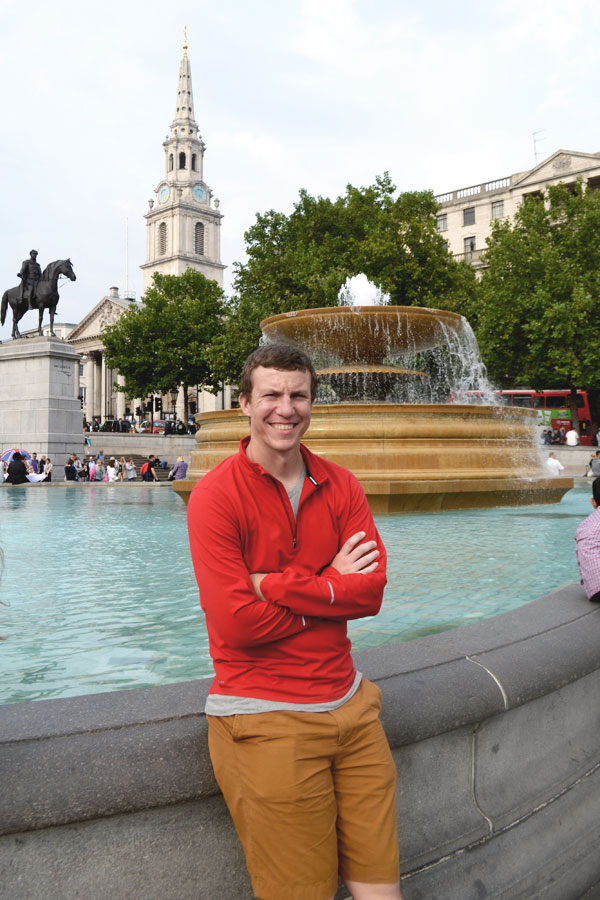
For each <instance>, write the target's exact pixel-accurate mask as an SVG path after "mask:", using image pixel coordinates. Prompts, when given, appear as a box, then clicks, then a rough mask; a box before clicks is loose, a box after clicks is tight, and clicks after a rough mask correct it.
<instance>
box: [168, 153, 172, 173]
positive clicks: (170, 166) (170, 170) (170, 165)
mask: <svg viewBox="0 0 600 900" xmlns="http://www.w3.org/2000/svg"><path fill="white" fill-rule="evenodd" d="M172 171H173V154H172V153H169V172H172Z"/></svg>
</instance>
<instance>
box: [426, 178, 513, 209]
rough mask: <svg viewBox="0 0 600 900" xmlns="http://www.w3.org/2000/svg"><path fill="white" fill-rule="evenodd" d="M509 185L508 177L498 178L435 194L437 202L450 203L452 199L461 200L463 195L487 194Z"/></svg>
mask: <svg viewBox="0 0 600 900" xmlns="http://www.w3.org/2000/svg"><path fill="white" fill-rule="evenodd" d="M509 186H510V177H508V178H498V179H497V180H496V181H485V182H483V184H473V185H471V187H466V188H461V189H460V190H458V191H448V192H447V193H445V194H436V196H435V199H436V200H437V202H438V203H440V204H444V203H452V201H453V200H462V199H463V198H464V197H475V196H477V194H488V193H491V192H492V191H498V190H501V189H502V188H507V187H509Z"/></svg>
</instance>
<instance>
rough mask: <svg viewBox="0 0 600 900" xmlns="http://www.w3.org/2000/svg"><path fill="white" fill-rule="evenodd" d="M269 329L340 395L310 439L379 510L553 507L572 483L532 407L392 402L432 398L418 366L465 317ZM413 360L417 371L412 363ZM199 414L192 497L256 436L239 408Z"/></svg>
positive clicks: (327, 312)
mask: <svg viewBox="0 0 600 900" xmlns="http://www.w3.org/2000/svg"><path fill="white" fill-rule="evenodd" d="M261 328H262V331H263V334H264V335H265V337H266V338H267V339H268V340H277V341H284V342H286V343H290V344H294V345H296V346H299V347H302V348H303V349H304V350H306V352H307V353H308V354H309V355H310V356H311V358H312V359H313V361H314V362H315V365H316V368H317V372H318V374H319V381H320V383H322V385H323V386H322V388H321V389H320V395H321V394H323V395H324V396H326V397H327V399H328V401H332V402H327V403H321V402H319V397H317V402H316V404H315V406H314V407H313V414H312V421H311V425H310V428H309V430H308V431H307V433H306V435H305V438H304V442H305V443H306V445H307V446H308V447H309V449H310V450H312V451H313V453H316V454H317V455H319V456H323V457H325V458H326V459H329V460H331V461H332V462H336V463H339V464H340V465H342V466H344V467H345V468H347V469H350V470H351V471H352V472H354V474H355V475H356V476H357V478H358V479H359V480H360V482H361V484H362V486H363V488H364V490H365V493H366V495H367V498H368V500H369V504H370V506H371V509H372V510H373V512H374V513H378V514H386V513H400V512H412V511H415V510H442V509H459V508H475V507H492V506H517V505H528V504H534V503H556V502H558V501H559V500H560V498H561V497H562V496H563V494H564V493H565V492H566V491H567V490H569V489H570V488H571V487H572V486H573V479H572V478H557V477H548V476H546V475H544V473H543V469H542V467H541V462H540V455H539V438H538V435H537V428H536V422H537V413H536V412H535V411H534V410H528V409H521V408H518V409H517V408H515V407H506V406H494V405H482V404H476V403H456V402H454V403H452V402H446V403H430V402H427V403H422V402H394V401H395V400H397V398H398V397H400V398H404V399H408V398H409V397H410V398H414V397H415V396H416V397H418V396H419V394H420V393H421V394H422V393H425V394H428V395H429V396H431V395H432V394H435V391H434V390H433V388H432V386H431V385H430V384H429V383H428V382H429V374H428V372H426V371H422V370H421V369H420V368H419V365H418V363H419V361H420V360H423V359H424V358H425V354H426V351H429V350H435V349H436V348H440V347H444V346H446V345H448V344H452V341H453V340H455V339H456V338H457V337H460V335H461V333H462V331H463V330H464V329H465V328H468V324H467V322H466V320H465V319H464V318H463V317H462V316H459V315H457V314H455V313H450V312H445V311H442V310H434V309H424V308H421V307H402V306H368V307H331V308H324V309H311V310H300V311H298V312H292V313H285V314H283V315H279V316H273V317H271V318H269V319H265V320H264V322H262V323H261ZM469 331H470V329H469ZM413 358H415V359H416V360H417V365H416V366H415V365H406V364H405V363H406V360H407V359H409V360H412V359H413ZM444 390H445V391H446V394H445V396H446V397H449V396H450V395H451V394H452V391H450V392H448V390H447V389H446V388H444ZM196 421H197V423H198V425H199V429H198V431H197V433H196V449H195V450H194V451H193V452H192V454H191V464H190V466H189V468H188V477H187V479H186V480H185V481H176V482H174V483H173V487H174V489H175V490H176V491H177V492H178V493H180V494H181V496H182V497H183V498H184V499H185V500H186V501H187V499H188V497H189V493H190V491H191V489H192V488H193V486H194V484H195V482H196V481H197V480H198V479H199V478H202V476H203V475H205V474H206V473H207V472H208V471H209V470H210V469H212V468H213V467H214V466H215V465H217V464H218V463H219V462H221V461H222V460H223V459H225V458H226V457H227V456H230V455H231V454H233V453H235V452H236V451H237V448H238V444H239V441H240V439H241V438H242V437H244V435H246V434H248V420H247V418H246V417H245V416H244V415H242V413H241V412H240V411H239V410H220V411H218V412H209V413H202V414H200V415H198V416H197V417H196Z"/></svg>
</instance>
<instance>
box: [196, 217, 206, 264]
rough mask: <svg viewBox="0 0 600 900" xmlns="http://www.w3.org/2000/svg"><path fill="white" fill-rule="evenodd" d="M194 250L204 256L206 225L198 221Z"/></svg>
mask: <svg viewBox="0 0 600 900" xmlns="http://www.w3.org/2000/svg"><path fill="white" fill-rule="evenodd" d="M194 250H195V251H196V253H197V254H198V255H199V256H204V225H203V224H202V222H196V228H195V229H194Z"/></svg>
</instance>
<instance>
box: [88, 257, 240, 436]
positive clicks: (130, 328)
mask: <svg viewBox="0 0 600 900" xmlns="http://www.w3.org/2000/svg"><path fill="white" fill-rule="evenodd" d="M224 301H225V297H224V294H223V291H222V289H221V288H220V287H219V285H218V284H217V283H216V282H215V281H211V280H210V279H208V278H205V277H204V275H202V274H201V273H200V272H196V271H195V270H194V269H187V271H186V272H184V274H183V275H161V274H159V273H157V274H155V275H154V278H153V286H152V287H151V288H150V289H149V290H148V291H146V294H145V295H144V302H143V304H142V305H139V306H138V305H136V306H131V307H130V308H129V309H128V310H126V311H125V312H124V313H123V315H122V316H121V317H120V318H119V320H118V321H117V322H115V324H114V325H111V326H109V327H108V328H107V329H106V330H105V331H104V332H103V335H102V342H103V344H104V347H105V349H106V361H107V363H108V365H109V366H111V367H112V368H115V369H117V370H118V371H119V373H120V374H121V375H122V376H123V378H124V380H125V384H124V387H123V388H120V389H121V390H124V391H125V392H126V393H127V394H128V395H129V396H130V397H145V396H146V395H147V394H152V393H161V394H164V393H167V391H170V390H175V389H176V388H178V387H179V385H182V386H183V391H184V398H185V415H186V419H187V416H188V388H189V387H190V386H192V385H202V386H203V387H205V388H207V389H208V390H211V391H214V392H216V391H217V390H218V389H219V381H218V378H217V377H216V376H215V374H214V372H213V368H212V364H211V357H210V346H211V343H212V342H213V341H214V340H215V338H216V337H217V335H218V334H219V333H220V331H221V330H222V328H223V320H224V317H225V316H226V308H225V302H224Z"/></svg>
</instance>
